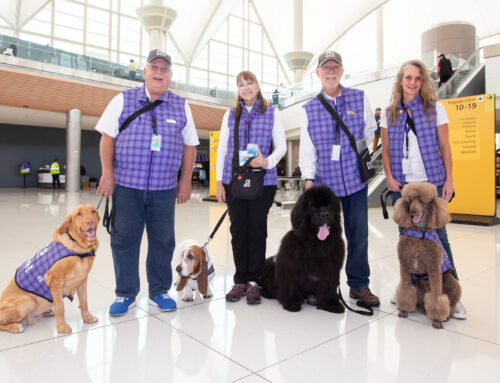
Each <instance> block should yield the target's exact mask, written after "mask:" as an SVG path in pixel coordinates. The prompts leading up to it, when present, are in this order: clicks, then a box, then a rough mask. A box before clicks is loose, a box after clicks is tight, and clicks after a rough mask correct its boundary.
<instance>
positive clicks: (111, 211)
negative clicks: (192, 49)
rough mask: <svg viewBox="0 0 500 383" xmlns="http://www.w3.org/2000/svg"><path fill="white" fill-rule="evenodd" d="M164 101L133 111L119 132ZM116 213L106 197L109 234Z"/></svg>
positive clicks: (113, 224)
mask: <svg viewBox="0 0 500 383" xmlns="http://www.w3.org/2000/svg"><path fill="white" fill-rule="evenodd" d="M162 102H163V100H160V99H158V100H156V101H154V102H152V103H149V104H147V105H146V106H145V107H143V108H141V109H139V110H136V111H135V112H134V113H132V114H131V115H130V116H128V117H127V118H126V120H125V121H123V124H122V125H121V126H120V129H118V134H120V133H121V132H123V131H124V130H125V129H126V128H127V126H129V125H130V123H131V122H132V121H134V120H135V119H136V118H137V117H139V116H140V115H141V114H143V113H146V112H147V111H150V110H151V109H154V108H156V107H157V106H158V105H160V104H161V103H162ZM115 138H116V137H115ZM99 204H100V202H99ZM115 215H116V209H115V205H114V204H112V206H111V209H109V197H106V207H105V209H104V216H103V218H102V225H103V226H104V227H105V228H106V231H107V232H108V233H109V235H112V234H113V231H112V229H113V228H114V226H115Z"/></svg>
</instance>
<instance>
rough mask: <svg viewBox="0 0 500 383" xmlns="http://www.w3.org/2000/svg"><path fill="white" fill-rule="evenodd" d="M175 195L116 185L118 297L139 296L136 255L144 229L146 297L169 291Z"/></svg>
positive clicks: (114, 240) (114, 239) (114, 236)
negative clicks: (145, 243) (146, 239)
mask: <svg viewBox="0 0 500 383" xmlns="http://www.w3.org/2000/svg"><path fill="white" fill-rule="evenodd" d="M176 194H177V190H176V189H169V190H153V191H151V190H138V189H132V188H127V187H124V186H120V185H116V186H115V190H114V192H113V206H114V209H116V215H115V224H114V227H113V231H112V233H113V234H112V235H111V251H112V254H113V263H114V266H115V279H116V290H115V293H116V295H117V296H121V297H127V298H133V297H135V296H136V295H137V294H138V293H139V290H140V281H139V255H140V247H141V240H142V235H143V233H144V226H145V227H146V232H147V237H148V254H147V258H146V272H147V277H148V284H149V297H150V298H153V297H155V296H157V295H159V294H163V293H166V292H167V291H168V290H169V289H170V287H171V285H172V266H171V263H172V255H173V252H174V248H175V232H174V217H175V200H176Z"/></svg>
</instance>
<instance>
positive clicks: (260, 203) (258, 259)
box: [224, 185, 276, 284]
mask: <svg viewBox="0 0 500 383" xmlns="http://www.w3.org/2000/svg"><path fill="white" fill-rule="evenodd" d="M224 189H225V190H226V203H227V204H228V206H229V218H230V220H231V226H230V231H231V245H232V248H233V259H234V264H235V266H236V273H235V274H234V278H233V280H234V283H241V284H245V283H247V282H251V281H253V282H257V283H258V284H260V273H261V271H262V267H263V266H264V262H265V260H266V239H267V214H268V213H269V209H270V208H271V206H272V204H273V201H274V195H275V194H276V186H264V193H263V195H262V197H260V198H259V199H257V200H254V201H248V200H243V199H237V200H234V202H233V200H232V196H231V191H230V188H229V186H228V185H224Z"/></svg>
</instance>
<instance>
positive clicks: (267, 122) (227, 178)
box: [222, 100, 278, 186]
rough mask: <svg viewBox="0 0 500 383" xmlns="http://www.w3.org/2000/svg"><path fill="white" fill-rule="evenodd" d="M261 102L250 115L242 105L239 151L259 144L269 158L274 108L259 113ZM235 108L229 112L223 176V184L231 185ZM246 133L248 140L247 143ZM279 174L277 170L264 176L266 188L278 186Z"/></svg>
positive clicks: (263, 153)
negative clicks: (249, 145) (250, 144)
mask: <svg viewBox="0 0 500 383" xmlns="http://www.w3.org/2000/svg"><path fill="white" fill-rule="evenodd" d="M259 105H260V101H259V100H257V102H256V103H255V105H254V106H253V108H252V110H251V112H250V114H248V111H247V109H246V108H245V106H244V105H242V112H241V118H240V128H239V147H240V148H239V149H240V150H246V147H247V144H248V143H252V144H257V145H259V149H260V151H261V152H262V155H263V156H264V157H267V156H268V155H269V154H270V153H269V149H271V143H272V140H273V126H274V107H273V106H271V105H269V106H268V107H267V109H266V111H265V112H264V113H259V111H258V109H259ZM235 121H236V119H235V117H234V108H231V110H230V111H229V118H228V121H227V124H228V127H229V138H228V141H227V153H226V160H225V161H224V172H223V174H222V182H223V183H225V184H229V183H230V182H231V176H232V167H233V154H234V124H235ZM245 131H246V135H247V139H246V141H245ZM277 184H278V173H277V170H276V168H275V167H274V168H272V169H269V170H268V171H267V172H266V175H265V176H264V186H270V185H277Z"/></svg>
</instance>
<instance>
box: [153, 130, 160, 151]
mask: <svg viewBox="0 0 500 383" xmlns="http://www.w3.org/2000/svg"><path fill="white" fill-rule="evenodd" d="M160 149H161V136H160V135H159V134H153V135H151V150H152V151H154V152H159V151H160Z"/></svg>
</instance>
